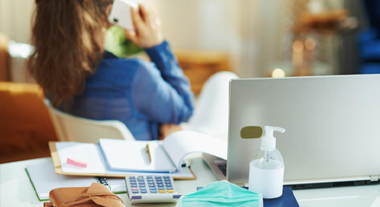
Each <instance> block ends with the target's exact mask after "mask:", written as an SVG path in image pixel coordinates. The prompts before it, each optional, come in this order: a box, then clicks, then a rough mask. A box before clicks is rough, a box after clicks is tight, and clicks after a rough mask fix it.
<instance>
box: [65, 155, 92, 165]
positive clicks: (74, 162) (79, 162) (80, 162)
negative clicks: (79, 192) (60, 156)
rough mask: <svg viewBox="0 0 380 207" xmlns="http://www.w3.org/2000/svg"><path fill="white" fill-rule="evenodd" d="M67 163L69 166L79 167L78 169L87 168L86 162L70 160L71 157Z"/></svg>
mask: <svg viewBox="0 0 380 207" xmlns="http://www.w3.org/2000/svg"><path fill="white" fill-rule="evenodd" d="M66 163H67V164H69V165H74V166H77V167H83V168H86V167H87V163H86V162H84V161H82V160H78V159H74V158H70V157H68V158H67V161H66Z"/></svg>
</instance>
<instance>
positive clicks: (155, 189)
mask: <svg viewBox="0 0 380 207" xmlns="http://www.w3.org/2000/svg"><path fill="white" fill-rule="evenodd" d="M149 190H157V188H149Z"/></svg>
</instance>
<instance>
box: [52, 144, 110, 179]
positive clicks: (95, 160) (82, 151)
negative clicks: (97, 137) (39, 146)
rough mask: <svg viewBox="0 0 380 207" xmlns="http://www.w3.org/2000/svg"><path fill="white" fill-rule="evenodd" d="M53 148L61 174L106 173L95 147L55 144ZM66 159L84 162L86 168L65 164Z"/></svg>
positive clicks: (91, 145)
mask: <svg viewBox="0 0 380 207" xmlns="http://www.w3.org/2000/svg"><path fill="white" fill-rule="evenodd" d="M55 147H56V148H57V152H58V157H59V161H60V162H61V166H62V171H63V172H70V173H84V174H85V173H96V174H98V173H99V174H104V173H106V168H105V167H104V166H105V164H104V161H103V158H102V157H101V153H100V151H99V147H98V146H97V145H95V144H87V143H80V142H56V143H55ZM68 157H70V158H74V159H78V160H82V161H84V162H86V163H87V167H85V168H83V167H77V166H74V165H70V164H67V158H68Z"/></svg>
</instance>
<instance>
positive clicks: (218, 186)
mask: <svg viewBox="0 0 380 207" xmlns="http://www.w3.org/2000/svg"><path fill="white" fill-rule="evenodd" d="M177 206H178V207H188V206H191V207H194V206H196V207H220V206H234V207H236V206H237V207H243V206H247V207H248V206H249V207H262V206H263V197H262V195H261V194H258V193H254V192H252V191H249V190H246V189H244V188H241V187H239V186H237V185H234V184H231V183H229V182H224V181H218V182H214V183H211V184H209V185H207V186H206V187H204V188H202V189H201V190H199V191H197V192H195V193H191V194H189V195H185V196H182V197H181V198H180V200H179V201H178V204H177Z"/></svg>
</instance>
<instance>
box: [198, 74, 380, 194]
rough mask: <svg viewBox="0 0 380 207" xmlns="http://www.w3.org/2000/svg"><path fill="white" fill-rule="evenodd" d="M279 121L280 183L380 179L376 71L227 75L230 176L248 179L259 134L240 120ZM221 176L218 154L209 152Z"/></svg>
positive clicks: (370, 181) (232, 179)
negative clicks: (244, 134) (248, 133)
mask: <svg viewBox="0 0 380 207" xmlns="http://www.w3.org/2000/svg"><path fill="white" fill-rule="evenodd" d="M266 125H269V126H280V127H283V128H285V129H286V132H285V133H284V134H280V133H275V137H276V138H277V148H278V149H279V150H280V152H281V153H282V156H283V158H284V162H285V178H284V179H285V183H284V184H285V185H293V186H296V187H297V188H308V187H330V186H345V185H360V184H376V183H380V181H379V177H380V75H347V76H322V77H316V76H313V77H295V78H281V79H273V78H258V79H236V80H231V82H230V111H229V135H228V163H227V166H226V171H227V176H226V178H227V180H228V181H230V182H232V183H236V184H239V185H244V184H246V183H248V172H249V162H250V160H251V158H252V156H253V154H254V152H255V151H256V150H257V149H258V148H259V147H260V139H242V138H241V137H240V130H241V129H242V128H243V127H245V126H261V127H264V126H266ZM205 160H206V161H207V162H208V163H209V164H210V166H211V167H212V169H213V170H214V172H215V173H216V174H218V175H217V176H218V178H219V179H223V175H222V171H223V165H222V161H220V160H217V159H215V158H213V157H210V156H206V157H205Z"/></svg>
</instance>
